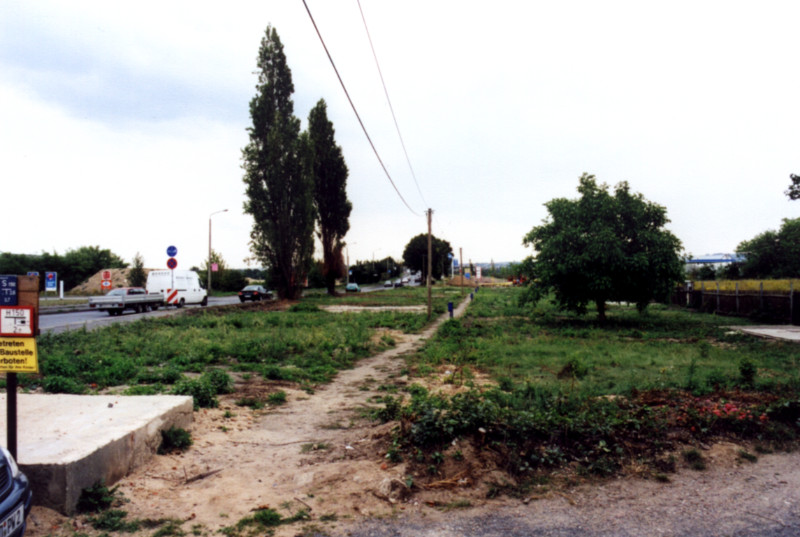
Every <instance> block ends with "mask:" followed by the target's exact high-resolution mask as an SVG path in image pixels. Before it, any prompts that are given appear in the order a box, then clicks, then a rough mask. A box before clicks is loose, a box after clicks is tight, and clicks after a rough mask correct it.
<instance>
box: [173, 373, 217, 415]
mask: <svg viewBox="0 0 800 537" xmlns="http://www.w3.org/2000/svg"><path fill="white" fill-rule="evenodd" d="M172 393H173V394H174V395H191V396H192V398H193V399H194V409H195V410H197V409H198V408H217V407H218V406H219V400H218V399H217V392H216V391H215V390H214V388H213V386H211V384H209V383H208V381H206V380H204V379H203V378H198V379H183V380H180V381H178V382H176V383H175V387H174V388H173V389H172Z"/></svg>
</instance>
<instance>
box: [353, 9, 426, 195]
mask: <svg viewBox="0 0 800 537" xmlns="http://www.w3.org/2000/svg"><path fill="white" fill-rule="evenodd" d="M356 2H357V3H358V11H359V12H361V20H362V21H363V22H364V30H365V31H366V32H367V40H369V46H370V48H371V49H372V57H373V58H375V66H376V67H377V68H378V75H379V76H380V77H381V84H382V85H383V93H384V94H385V95H386V102H387V103H389V110H390V111H391V112H392V119H393V120H394V128H395V129H396V130H397V136H398V137H399V138H400V145H401V146H403V153H404V154H405V156H406V162H408V169H409V170H411V177H413V178H414V184H415V185H417V192H419V197H420V198H422V202H423V203H424V204H425V205H428V202H427V201H425V196H423V195H422V190H421V189H420V188H419V183H418V182H417V176H416V174H415V173H414V168H413V166H411V159H409V158H408V151H406V144H405V142H404V141H403V135H402V134H400V126H399V125H398V124H397V117H396V116H395V115H394V107H392V100H391V99H390V98H389V90H388V89H386V82H385V81H384V80H383V72H381V64H380V63H379V62H378V55H377V54H376V53H375V47H374V46H373V44H372V37H371V36H370V34H369V28H367V19H366V18H364V10H363V9H361V0H356Z"/></svg>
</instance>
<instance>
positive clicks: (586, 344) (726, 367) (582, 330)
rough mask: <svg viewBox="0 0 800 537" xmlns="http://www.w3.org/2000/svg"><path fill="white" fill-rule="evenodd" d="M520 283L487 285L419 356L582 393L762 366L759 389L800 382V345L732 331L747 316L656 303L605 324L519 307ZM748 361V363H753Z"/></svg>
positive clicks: (683, 384)
mask: <svg viewBox="0 0 800 537" xmlns="http://www.w3.org/2000/svg"><path fill="white" fill-rule="evenodd" d="M519 292H520V291H519V289H518V288H505V289H481V291H480V292H479V293H478V294H477V295H476V298H475V300H474V302H473V304H472V305H471V306H470V308H469V310H468V312H467V315H466V316H465V317H464V318H463V319H461V320H456V321H451V322H450V323H449V324H448V326H445V327H444V329H443V330H441V331H440V333H439V336H438V337H437V338H436V340H435V341H434V342H433V343H432V344H430V345H428V346H427V347H426V348H425V349H424V351H423V352H422V353H421V354H420V356H419V360H418V364H419V367H420V368H422V370H423V371H424V370H425V368H426V366H430V367H432V366H438V365H440V364H442V363H446V362H451V361H453V360H454V359H455V361H456V362H457V363H456V364H455V365H466V366H467V367H473V368H475V369H477V370H480V371H482V372H485V373H488V374H489V375H490V376H491V377H492V378H493V379H494V380H495V381H496V382H497V383H498V384H500V383H503V384H504V385H508V384H509V383H511V384H519V385H524V384H530V383H535V384H536V385H537V387H538V388H539V389H544V390H548V391H552V392H563V393H566V392H570V393H575V394H579V395H583V396H588V397H591V396H600V395H609V394H616V395H629V394H630V393H631V391H632V390H640V391H641V390H652V389H666V388H670V389H672V388H689V389H691V390H693V391H694V392H695V393H701V392H704V391H705V392H709V391H713V390H714V389H715V388H719V387H722V388H731V387H735V386H737V385H739V384H740V383H741V380H742V379H741V369H742V366H743V364H751V365H752V366H753V367H755V368H756V369H757V376H756V378H755V379H754V380H755V381H756V386H755V387H756V388H757V389H765V390H766V389H769V388H770V387H771V386H773V385H780V384H797V383H798V382H800V352H799V351H800V349H799V348H798V347H797V345H795V344H792V343H781V342H774V341H766V340H762V339H757V338H753V337H749V336H744V335H742V334H740V333H738V332H735V331H733V330H731V329H730V328H729V327H730V325H731V324H745V323H747V322H748V321H746V320H742V319H736V318H730V317H719V316H714V315H705V314H696V313H690V312H687V311H685V310H677V309H674V310H673V309H667V308H666V307H665V306H661V305H652V306H650V308H649V309H648V312H647V314H645V315H640V314H638V312H637V311H636V309H635V308H634V307H620V306H612V307H610V309H609V312H608V317H609V320H608V322H607V323H606V324H604V325H602V326H601V325H600V324H598V323H597V320H596V318H595V316H594V315H587V316H584V317H578V316H573V315H566V314H562V313H560V312H558V311H556V310H555V309H553V307H552V306H549V305H548V304H546V303H542V304H540V305H538V306H537V307H536V308H533V309H522V308H520V307H519V306H518V305H517V297H518V294H519ZM748 367H750V366H749V365H748V366H746V367H745V369H747V368H748Z"/></svg>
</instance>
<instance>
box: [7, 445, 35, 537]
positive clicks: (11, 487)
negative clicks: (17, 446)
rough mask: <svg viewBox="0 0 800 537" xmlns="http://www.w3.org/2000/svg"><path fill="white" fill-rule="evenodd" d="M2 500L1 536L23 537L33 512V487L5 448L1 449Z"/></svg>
mask: <svg viewBox="0 0 800 537" xmlns="http://www.w3.org/2000/svg"><path fill="white" fill-rule="evenodd" d="M0 498H2V501H0V535H3V536H7V537H22V534H23V533H25V518H26V517H27V516H28V513H29V512H30V510H31V498H32V494H31V486H30V483H28V478H27V477H25V474H23V473H22V472H20V471H19V467H18V466H17V463H16V462H15V461H14V457H12V456H11V453H9V452H8V450H7V449H6V448H4V447H0Z"/></svg>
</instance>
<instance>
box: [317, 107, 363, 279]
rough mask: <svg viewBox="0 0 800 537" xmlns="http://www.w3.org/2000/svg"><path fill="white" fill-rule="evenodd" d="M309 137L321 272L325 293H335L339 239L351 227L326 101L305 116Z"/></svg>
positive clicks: (343, 166)
mask: <svg viewBox="0 0 800 537" xmlns="http://www.w3.org/2000/svg"><path fill="white" fill-rule="evenodd" d="M308 137H309V141H310V142H311V156H312V159H313V161H312V170H313V173H314V208H315V209H316V211H317V223H318V226H319V227H318V230H317V234H318V235H319V239H320V242H321V243H322V275H323V277H324V278H325V287H326V288H327V290H328V294H331V295H332V294H334V293H335V285H336V278H341V277H343V276H344V275H345V274H344V271H345V270H346V267H345V266H344V260H343V259H342V249H343V248H344V243H343V242H342V239H343V238H344V236H345V235H346V234H347V231H348V230H349V229H350V221H349V218H350V212H351V211H352V209H353V205H352V203H350V201H348V199H347V190H346V187H347V174H348V171H347V165H346V164H345V161H344V156H343V155H342V148H341V147H339V146H338V145H336V140H335V139H334V129H333V123H331V122H330V121H329V120H328V115H327V108H326V104H325V101H324V100H323V99H320V100H319V102H318V103H317V104H316V106H314V108H312V109H311V112H310V113H309V115H308Z"/></svg>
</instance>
